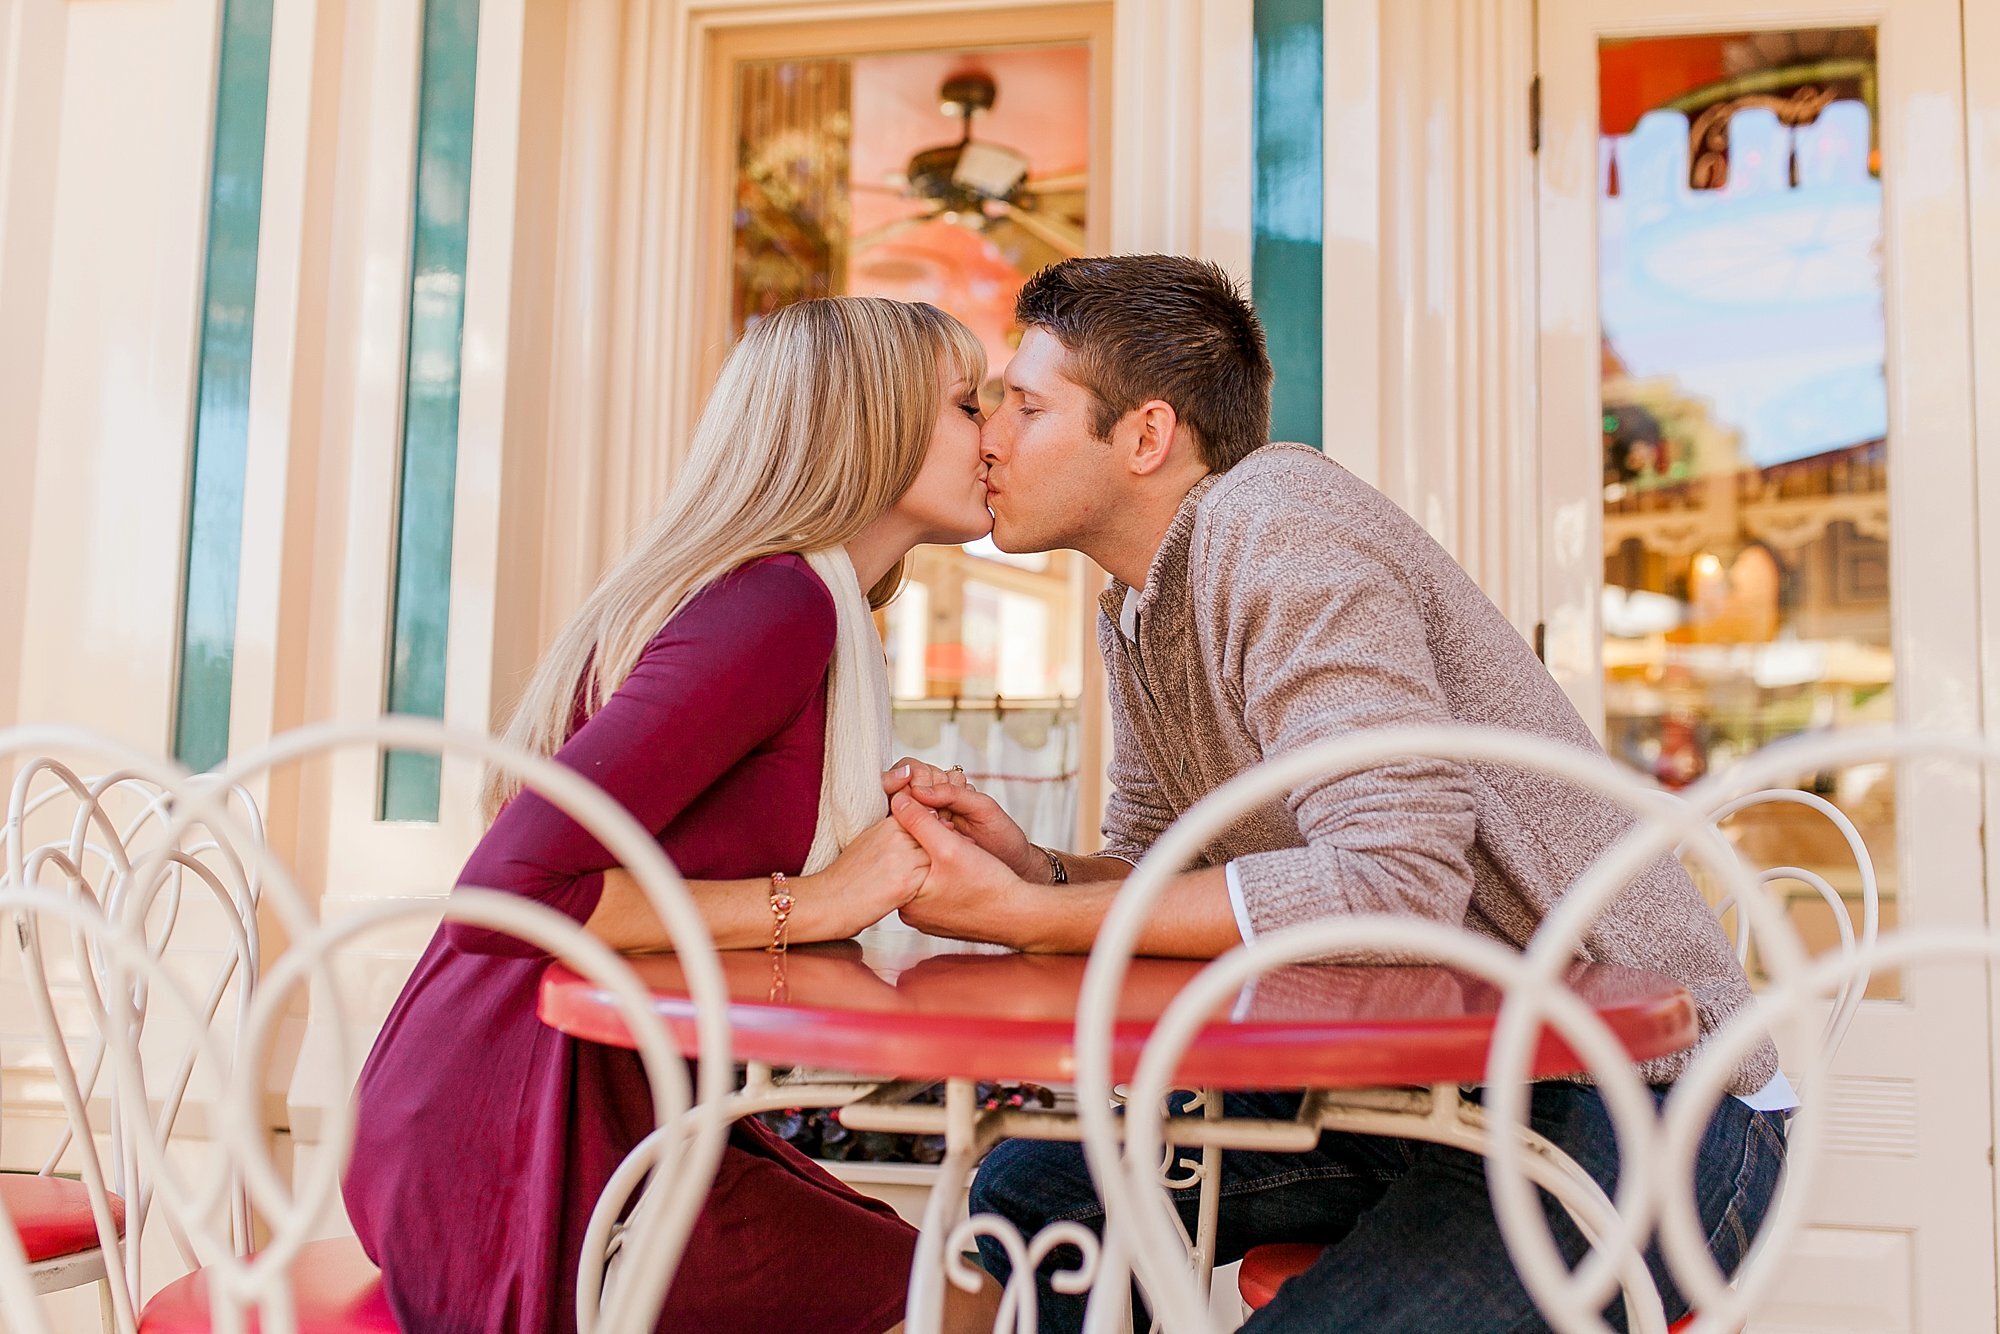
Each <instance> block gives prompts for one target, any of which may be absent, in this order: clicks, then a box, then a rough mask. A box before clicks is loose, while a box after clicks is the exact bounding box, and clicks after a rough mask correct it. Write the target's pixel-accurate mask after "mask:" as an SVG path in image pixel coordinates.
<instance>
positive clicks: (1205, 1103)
mask: <svg viewBox="0 0 2000 1334" xmlns="http://www.w3.org/2000/svg"><path fill="white" fill-rule="evenodd" d="M1201 1114H1202V1119H1203V1120H1206V1121H1210V1122H1214V1121H1220V1120H1221V1119H1222V1093H1221V1091H1220V1090H1218V1089H1203V1090H1202V1092H1201ZM1221 1217H1222V1146H1221V1145H1220V1144H1217V1143H1215V1142H1214V1141H1213V1140H1210V1141H1208V1142H1206V1143H1204V1144H1203V1145H1202V1146H1201V1204H1200V1212H1199V1213H1198V1214H1197V1215H1196V1225H1195V1239H1194V1265H1195V1279H1196V1281H1197V1283H1198V1284H1199V1286H1200V1288H1201V1290H1202V1292H1203V1293H1207V1291H1208V1289H1209V1285H1210V1284H1211V1283H1212V1282H1213V1281H1214V1279H1215V1234H1216V1231H1217V1225H1218V1223H1219V1222H1220V1221H1221Z"/></svg>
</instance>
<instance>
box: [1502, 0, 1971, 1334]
mask: <svg viewBox="0 0 2000 1334" xmlns="http://www.w3.org/2000/svg"><path fill="white" fill-rule="evenodd" d="M1967 8H1968V10H1969V9H1970V8H1971V7H1970V6H1968V7H1967ZM1539 22H1540V38H1539V47H1540V71H1541V78H1542V89H1543V93H1542V108H1543V117H1544V119H1543V137H1542V151H1541V172H1542V193H1541V197H1542V210H1541V220H1540V225H1541V237H1542V254H1543V256H1544V257H1545V262H1544V263H1543V265H1542V268H1541V281H1540V291H1541V313H1540V325H1541V371H1540V381H1541V404H1542V440H1543V445H1542V448H1543V502H1542V510H1541V520H1542V522H1541V525H1540V527H1541V531H1542V533H1543V534H1544V535H1545V536H1544V537H1543V541H1544V542H1545V543H1547V544H1548V545H1547V547H1546V548H1545V554H1544V559H1543V567H1544V571H1545V582H1544V585H1543V596H1544V615H1545V617H1546V621H1547V625H1548V636H1547V647H1548V663H1549V668H1550V670H1551V671H1552V672H1553V673H1554V674H1555V675H1556V678H1557V680H1558V681H1560V682H1561V683H1562V684H1563V686H1564V688H1565V689H1566V690H1567V691H1568V692H1569V695H1570V697H1571V699H1572V700H1574V701H1575V702H1576V704H1577V705H1578V707H1579V709H1580V710H1581V711H1582V712H1583V714H1584V716H1585V718H1586V719H1588V720H1590V721H1591V722H1592V723H1593V724H1594V725H1601V722H1602V717H1603V683H1602V669H1601V665H1600V663H1601V660H1600V657H1599V653H1600V644H1601V639H1600V635H1601V626H1600V624H1599V608H1598V596H1599V594H1598V590H1599V587H1600V585H1601V581H1602V517H1603V510H1602V504H1603V502H1602V499H1601V496H1600V494H1599V484H1600V483H1599V479H1600V477H1601V468H1602V460H1601V457H1600V453H1601V432H1600V430H1599V428H1598V424H1597V417H1598V405H1599V381H1600V375H1601V368H1600V360H1599V356H1600V354H1599V333H1598V329H1599V325H1598V300H1597V278H1596V262H1595V259H1594V258H1592V257H1594V256H1595V255H1596V253H1597V246H1596V239H1597V238H1596V222H1597V173H1598V136H1599V132H1598V106H1597V87H1596V68H1597V60H1596V57H1597V50H1596V46H1597V41H1598V39H1599V38H1600V37H1603V36H1619V35H1629V36H1654V35H1664V34H1672V33H1690V32H1736V31H1744V30H1752V29H1760V28H1796V27H1806V26H1813V27H1831V26H1840V27H1874V28H1876V29H1877V30H1878V33H1879V69H1880V74H1881V78H1880V87H1881V90H1882V93H1881V99H1882V106H1881V143H1882V147H1883V161H1884V168H1885V178H1884V202H1883V209H1884V219H1883V221H1884V252H1885V254H1884V261H1885V267H1886V273H1885V282H1886V287H1887V315H1888V322H1889V330H1888V335H1889V341H1888V363H1889V364H1888V376H1889V399H1890V409H1889V410H1890V426H1889V434H1890V439H1891V442H1892V444H1891V448H1890V467H1891V470H1892V475H1891V481H1890V496H1889V501H1890V507H1891V525H1892V532H1893V539H1892V540H1893V542H1894V544H1895V545H1894V547H1893V548H1892V554H1891V560H1892V569H1891V588H1892V603H1891V605H1892V608H1893V610H1892V613H1891V614H1892V617H1893V629H1892V633H1893V644H1894V651H1895V661H1896V672H1897V678H1898V679H1897V709H1898V716H1899V720H1900V721H1901V722H1902V723H1904V724H1906V725H1913V726H1919V727H1939V728H1954V729H1972V728H1977V727H1978V726H1979V725H1980V723H1981V719H1982V712H1983V711H1982V708H1981V699H1982V689H1983V688H1990V685H1985V686H1983V678H1982V670H1981V667H1982V664H1981V653H1980V648H1981V636H1980V628H1979V626H1978V624H1977V623H1976V620H1977V618H1976V615H1975V613H1974V611H1973V608H1974V606H1975V605H1976V602H1975V598H1974V597H1971V596H1968V592H1969V590H1968V589H1967V588H1966V587H1965V585H1964V584H1963V583H1961V582H1959V581H1958V580H1957V579H1953V578H1940V577H1939V572H1941V571H1953V570H1960V569H1963V568H1964V567H1965V564H1966V562H1967V560H1968V557H1969V556H1970V554H1971V553H1973V552H1976V551H1978V550H1979V544H1978V522H1977V521H1978V517H1979V513H1978V509H1977V507H1976V506H1975V495H1976V491H1975V485H1976V483H1977V482H1978V481H1979V480H1980V479H1979V478H1978V476H1977V470H1976V469H1975V467H1974V462H1975V453H1974V437H1973V385H1972V379H1971V374H1970V361H1971V355H1970V354H1971V348H1972V327H1971V318H1972V316H1971V299H1970V296H1969V275H1968V271H1967V253H1968V244H1969V238H1968V234H1967V231H1968V224H1967V187H1966V172H1965V169H1964V163H1965V157H1964V154H1963V144H1964V139H1963V129H1964V106H1965V103H1964V100H1963V96H1962V75H1963V68H1964V66H1963V63H1962V54H1961V50H1960V6H1959V3H1958V0H1894V3H1889V2H1888V0H1874V2H1872V3H1871V2H1868V0H1800V2H1799V3H1780V2H1778V0H1762V2H1760V3H1756V4H1753V5H1744V4H1741V3H1737V2H1736V0H1541V10H1540V18H1539ZM1554 257H1562V261H1563V262H1561V263H1557V262H1553V258H1554ZM1990 300H1991V298H1989V301H1990ZM1987 484H1988V486H1989V487H1990V486H1991V485H1992V482H1991V477H1990V470H1988V478H1987ZM1988 512H1989V513H1991V512H1993V511H1992V510H1991V509H1990V508H1989V511H1988ZM1986 560H1987V561H1989V562H1991V561H1992V560H1993V556H1992V553H1990V552H1988V553H1987V555H1986ZM1992 583H1993V581H1992V580H1990V579H1989V580H1987V581H1986V584H1985V588H1986V590H1987V595H1988V596H1990V595H1991V589H1992ZM1899 780H1900V781H1899V784H1898V809H1899V845H1900V849H1901V865H1900V868H1899V870H1900V874H1899V877H1898V884H1899V886H1900V892H1901V899H1900V902H1899V910H1900V912H1901V920H1902V921H1904V922H1910V923H1920V924H1922V925H1924V926H1929V927H1940V926H1942V927H1951V926H1963V927H1967V928H1975V927H1982V926H1984V924H1985V893H1984V876H1985V874H1986V866H1985V861H1984V858H1983V856H1982V847H1981V839H1980V815H1981V808H1982V790H1981V785H1980V782H1979V781H1978V775H1976V774H1968V773H1966V772H1964V771H1963V770H1962V769H1960V770H1949V769H1946V768H1943V767H1942V766H1905V767H1904V769H1903V770H1902V771H1901V772H1900V773H1899ZM1903 995H1904V999H1902V1000H1901V1001H1894V1002H1890V1001H1871V1002H1868V1003H1867V1004H1866V1005H1864V1007H1863V1011H1862V1016H1861V1018H1860V1020H1859V1021H1858V1022H1857V1023H1856V1025H1855V1027H1854V1030H1853V1032H1852V1033H1851V1035H1850V1037H1849V1039H1848V1042H1847V1046H1846V1049H1845V1050H1844V1051H1843V1053H1842V1057H1841V1060H1840V1062H1839V1064H1838V1066H1837V1069H1836V1074H1835V1077H1834V1078H1833V1079H1831V1080H1829V1081H1828V1082H1827V1084H1826V1086H1825V1089H1826V1092H1825V1096H1826V1097H1827V1098H1828V1106H1829V1112H1830V1117H1831V1125H1830V1137H1831V1140H1832V1142H1833V1144H1834V1145H1835V1151H1834V1152H1833V1153H1832V1154H1831V1155H1830V1156H1829V1159H1828V1162H1827V1164H1826V1169H1825V1170H1824V1171H1823V1172H1822V1173H1821V1174H1820V1177H1821V1183H1820V1184H1819V1186H1818V1189H1817V1190H1816V1194H1815V1198H1814V1201H1813V1203H1812V1214H1811V1218H1812V1222H1813V1223H1814V1224H1816V1225H1818V1226H1815V1227H1812V1228H1810V1229H1809V1230H1808V1231H1807V1232H1806V1233H1804V1234H1802V1236H1801V1239H1800V1243H1799V1248H1798V1250H1797V1251H1796V1252H1795V1255H1794V1258H1793V1260H1792V1261H1791V1262H1789V1265H1788V1271H1789V1274H1790V1275H1791V1276H1792V1277H1793V1278H1794V1279H1795V1280H1799V1282H1798V1283H1797V1285H1796V1286H1793V1287H1792V1288H1791V1289H1790V1292H1789V1294H1788V1295H1789V1296H1790V1297H1791V1299H1792V1300H1798V1301H1803V1302H1812V1301H1817V1302H1818V1303H1819V1305H1818V1306H1817V1307H1816V1309H1817V1311H1818V1315H1817V1316H1815V1317H1812V1319H1814V1320H1817V1321H1818V1322H1819V1323H1817V1324H1816V1325H1815V1326H1814V1327H1817V1328H1834V1327H1836V1326H1834V1325H1830V1324H1828V1323H1826V1322H1827V1320H1828V1319H1829V1314H1828V1313H1829V1311H1830V1310H1831V1307H1830V1306H1829V1305H1828V1302H1829V1298H1830V1297H1831V1296H1832V1295H1833V1294H1835V1293H1839V1292H1841V1291H1842V1289H1843V1288H1846V1289H1848V1290H1850V1291H1851V1290H1852V1289H1853V1288H1854V1286H1855V1283H1856V1279H1857V1278H1865V1279H1866V1281H1870V1282H1873V1281H1875V1280H1877V1279H1879V1278H1882V1277H1883V1276H1884V1275H1887V1276H1888V1281H1893V1280H1894V1276H1895V1275H1896V1274H1897V1273H1898V1272H1900V1273H1902V1275H1903V1278H1902V1280H1901V1282H1902V1283H1906V1284H1907V1293H1908V1296H1907V1303H1908V1313H1907V1315H1903V1314H1902V1313H1901V1312H1900V1311H1898V1312H1897V1313H1896V1316H1895V1318H1897V1319H1901V1320H1906V1321H1907V1322H1908V1323H1909V1327H1911V1328H1920V1329H1923V1330H1926V1331H1939V1330H1954V1329H1980V1330H1988V1331H1990V1330H1992V1329H1993V1328H1994V1324H1995V1307H1994V1274H1995V1253H1994V1247H1995V1237H1994V1201H1993V1183H1992V1165H1991V1161H1990V1156H1989V1152H1988V1150H1989V1147H1990V1145H1991V1142H1992V1135H1993V1119H1992V1112H1991V1105H1992V1096H1993V1094H1992V1071H1991V1051H1990V1042H1989V1040H1988V1032H1989V1029H1988V1027H1987V1025H1988V1022H1989V1014H1990V1010H1989V1001H1988V996H1987V987H1986V980H1985V978H1984V977H1983V976H1982V975H1981V974H1980V972H1979V971H1978V970H1976V969H1960V970H1950V971H1947V970H1936V971H1930V972H1925V973H1922V974H1919V975H1916V976H1913V977H1906V978H1905V979H1904V985H1903ZM1843 1078H1844V1079H1845V1081H1846V1082H1845V1083H1843V1082H1842V1081H1843ZM1919 1107H1921V1109H1922V1110H1921V1113H1919V1111H1918V1109H1919ZM1919 1115H1921V1118H1922V1121H1921V1132H1922V1133H1921V1135H1919V1134H1918V1130H1919V1125H1918V1120H1917V1119H1918V1117H1919ZM1871 1118H1872V1119H1871ZM1904 1137H1907V1143H1908V1144H1909V1145H1910V1146H1912V1147H1910V1148H1909V1149H1908V1151H1907V1153H1905V1152H1903V1151H1902V1150H1900V1149H1897V1148H1895V1147H1894V1146H1895V1144H1896V1143H1897V1141H1898V1140H1899V1139H1902V1138H1904ZM1899 1247H1900V1248H1902V1249H1901V1250H1899V1249H1898V1248H1899ZM1871 1261H1872V1263H1873V1264H1874V1265H1875V1266H1876V1268H1872V1269H1871V1268H1870V1265H1871ZM1843 1278H1844V1280H1845V1282H1844V1283H1843V1282H1842V1280H1843ZM1814 1283H1817V1285H1818V1290H1817V1291H1816V1292H1810V1293H1809V1292H1807V1291H1805V1289H1806V1288H1807V1287H1809V1286H1811V1285H1812V1284H1814ZM1829 1284H1830V1285H1831V1286H1829ZM1877 1295H1878V1296H1879V1297H1880V1298H1881V1300H1882V1301H1883V1303H1884V1308H1885V1309H1884V1311H1883V1312H1882V1313H1880V1314H1879V1315H1878V1313H1875V1312H1869V1311H1868V1310H1867V1309H1866V1307H1865V1304H1864V1305H1857V1306H1852V1307H1849V1308H1848V1310H1847V1318H1848V1319H1850V1320H1856V1321H1861V1322H1864V1323H1857V1324H1854V1325H1851V1326H1848V1327H1851V1328H1856V1329H1860V1328H1864V1327H1865V1328H1871V1329H1873V1328H1881V1327H1882V1326H1880V1325H1879V1324H1876V1323H1872V1322H1873V1321H1874V1320H1876V1319H1878V1318H1886V1317H1887V1315H1888V1309H1887V1308H1891V1307H1896V1306H1897V1305H1898V1304H1899V1302H1900V1301H1901V1297H1900V1294H1897V1293H1890V1292H1886V1291H1884V1292H1880V1293H1878V1294H1877ZM1779 1300H1780V1302H1781V1303H1782V1302H1783V1301H1784V1300H1785V1298H1784V1297H1782V1296H1781V1297H1780V1299H1779ZM1861 1300H1862V1301H1863V1302H1864V1303H1865V1300H1866V1297H1865V1295H1864V1297H1863V1298H1862V1299H1861ZM1794 1309H1795V1310H1800V1311H1802V1310H1803V1309H1804V1307H1803V1306H1801V1307H1798V1308H1794ZM1773 1315H1774V1316H1778V1317H1780V1318H1782V1315H1783V1312H1782V1311H1774V1312H1773Z"/></svg>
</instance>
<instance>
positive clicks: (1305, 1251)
mask: <svg viewBox="0 0 2000 1334" xmlns="http://www.w3.org/2000/svg"><path fill="white" fill-rule="evenodd" d="M1325 1249H1326V1247H1324V1246H1321V1245H1317V1244H1315V1243H1309V1242H1298V1241H1288V1242H1279V1243H1275V1244H1273V1245H1270V1246H1257V1247H1253V1248H1252V1249H1251V1251H1250V1253H1249V1254H1248V1255H1246V1256H1244V1257H1243V1268H1241V1269H1239V1270H1238V1271H1236V1291H1237V1292H1239V1293H1241V1294H1242V1296H1243V1304H1244V1305H1245V1306H1247V1307H1249V1308H1250V1309H1251V1310H1253V1311H1261V1310H1262V1309H1264V1307H1265V1306H1266V1305H1267V1304H1269V1302H1270V1300H1271V1299H1272V1298H1273V1297H1275V1296H1277V1295H1278V1289H1279V1288H1280V1287H1282V1286H1283V1285H1284V1282H1285V1280H1286V1279H1288V1278H1293V1277H1295V1276H1297V1275H1299V1274H1303V1273H1305V1272H1306V1270H1308V1269H1311V1268H1312V1266H1313V1261H1315V1260H1317V1259H1319V1253H1320V1252H1321V1251H1323V1250H1325Z"/></svg>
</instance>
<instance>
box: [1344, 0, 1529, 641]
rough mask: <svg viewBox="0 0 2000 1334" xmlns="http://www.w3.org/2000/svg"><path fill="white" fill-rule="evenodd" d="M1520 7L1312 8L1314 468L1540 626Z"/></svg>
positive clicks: (1525, 50)
mask: <svg viewBox="0 0 2000 1334" xmlns="http://www.w3.org/2000/svg"><path fill="white" fill-rule="evenodd" d="M1533 18H1534V15H1533V6H1532V4H1531V3H1530V0H1426V3H1424V4H1420V5H1410V4H1400V3H1392V2H1391V0H1364V2H1363V3H1358V4H1353V5H1338V6H1329V7H1328V10H1327V32H1326V43H1327V65H1326V70H1327V73H1326V86H1327V97H1326V145H1327V150H1326V151H1327V163H1326V255H1325V275H1326V314H1325V324H1324V327H1325V338H1326V380H1325V383H1326V394H1327V403H1326V414H1327V417H1326V421H1327V437H1326V439H1327V448H1328V453H1330V454H1332V455H1333V456H1334V457H1335V458H1337V459H1339V460H1341V461H1342V462H1343V463H1345V464H1347V465H1348V466H1349V467H1350V468H1352V469H1354V471H1356V472H1357V473H1359V474H1360V475H1362V476H1363V477H1366V478H1368V479H1369V480H1371V481H1373V482H1375V484H1376V485H1378V486H1380V487H1381V488H1382V490H1383V491H1384V492H1386V493H1387V494H1388V495H1389V496H1390V497H1391V498H1392V499H1394V500H1395V501H1396V502H1397V503H1398V504H1400V505H1402V506H1403V508H1404V509H1406V510H1408V511H1409V512H1410V513H1411V514H1413V515H1415V516H1416V518H1417V520H1418V521H1419V522H1420V523H1422V524H1423V525H1424V527H1425V528H1426V529H1428V530H1429V531H1430V533H1431V534H1432V536H1434V537H1436V538H1437V539H1438V540H1439V541H1440V542H1442V543H1443V544H1444V546H1445V547H1446V549H1448V550H1449V551H1450V552H1451V553H1452V554H1453V555H1454V556H1455V557H1457V558H1458V560H1459V562H1460V563H1461V564H1462V565H1464V566H1465V568H1466V569H1467V570H1468V571H1470V572H1471V574H1472V576H1473V577H1474V578H1475V579H1476V580H1478V581H1479V583H1480V585H1481V586H1482V587H1483V588H1485V590H1486V592H1487V593H1488V595H1489V596H1491V597H1492V598H1493V600H1494V601H1495V602H1497V603H1498V604H1499V605H1500V608H1501V610H1502V611H1503V612H1505V613H1506V614H1507V616H1508V618H1509V619H1510V620H1512V621H1513V622H1514V624H1515V625H1516V626H1517V627H1519V628H1520V629H1521V630H1522V631H1523V633H1528V632H1530V631H1531V630H1532V628H1533V625H1534V622H1535V618H1536V606H1537V593H1536V567H1537V561H1538V559H1539V554H1538V548H1537V545H1536V538H1535V524H1534V521H1533V519H1532V517H1531V516H1532V514H1533V512H1534V496H1535V473H1536V468H1535V458H1536V453H1535V439H1534V428H1535V381H1534V362H1533V358H1532V349H1533V345H1534V344H1533V338H1534V312H1533V305H1532V294H1533V292H1534V284H1533V281H1532V277H1531V275H1532V274H1533V272H1534V267H1533V266H1534V261H1535V249H1534V216H1535V213H1534V209H1535V195H1534V183H1535V176H1534V172H1535V165H1534V156H1533V154H1532V152H1531V147H1530V129H1529V116H1528V99H1529V88H1530V85H1531V82H1532V80H1533V77H1534V27H1533Z"/></svg>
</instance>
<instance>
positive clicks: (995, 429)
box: [979, 413, 1006, 467]
mask: <svg viewBox="0 0 2000 1334" xmlns="http://www.w3.org/2000/svg"><path fill="white" fill-rule="evenodd" d="M1001 421H1002V417H1001V415H1000V414H999V413H995V414H994V415H993V416H991V417H988V418H987V419H986V421H985V423H984V424H983V425H982V426H980V428H979V457H980V458H982V459H985V460H986V465H987V466H988V467H992V466H993V465H994V464H996V463H998V462H1000V454H1001V451H1002V450H1003V449H1004V448H1005V446H1006V442H1005V440H1004V439H1003V438H1002V437H1003V434H1004V432H1005V430H1006V428H1005V427H1004V426H1002V425H1001Z"/></svg>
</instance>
